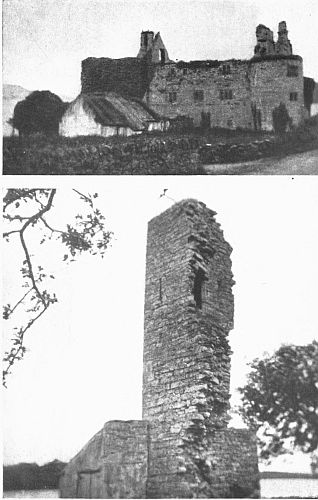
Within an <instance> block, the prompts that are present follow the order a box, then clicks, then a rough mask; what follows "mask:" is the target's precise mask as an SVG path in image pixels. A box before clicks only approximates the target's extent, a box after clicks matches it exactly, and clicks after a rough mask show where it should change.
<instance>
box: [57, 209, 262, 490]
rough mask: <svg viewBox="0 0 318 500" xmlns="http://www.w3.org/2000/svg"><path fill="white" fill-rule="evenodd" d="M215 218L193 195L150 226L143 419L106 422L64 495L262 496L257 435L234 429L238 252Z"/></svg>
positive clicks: (73, 467)
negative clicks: (234, 263)
mask: <svg viewBox="0 0 318 500" xmlns="http://www.w3.org/2000/svg"><path fill="white" fill-rule="evenodd" d="M214 217H215V212H213V211H212V210H209V209H208V208H207V207H206V206H205V205H204V204H203V203H200V202H198V201H196V200H191V199H190V200H184V201H181V202H179V203H176V204H175V205H173V206H172V207H171V208H170V209H168V210H166V211H165V212H164V213H162V214H161V215H159V216H158V217H155V218H154V219H152V220H151V221H150V222H149V226H148V242H147V263H146V291H145V318H144V322H145V325H144V376H143V420H142V421H140V422H138V421H132V422H117V421H115V422H108V423H106V424H105V426H104V428H103V429H102V430H101V431H100V432H99V433H98V434H97V435H96V436H95V437H94V438H93V439H92V440H91V441H90V442H89V443H88V445H86V447H84V448H83V450H82V451H81V452H80V453H79V454H78V455H77V456H76V457H75V458H74V459H72V460H71V462H70V463H69V464H68V466H67V467H66V469H65V472H64V475H63V477H62V479H61V496H62V497H64V498H65V497H69V498H73V497H83V498H87V497H94V498H219V497H224V498H236V497H251V498H256V497H258V495H259V478H258V464H257V450H256V438H255V436H254V435H253V434H252V433H251V432H250V431H249V430H247V429H230V428H228V422H229V414H228V410H229V398H230V393H229V384H230V356H231V350H230V346H229V343H228V333H229V331H230V330H231V329H232V328H233V309H234V301H233V294H232V285H233V283H234V281H233V276H232V272H231V260H230V254H231V251H232V249H231V247H230V245H229V244H228V243H227V242H226V241H225V240H224V237H223V232H222V230H221V229H220V226H219V224H218V223H217V222H216V221H215V218H214Z"/></svg>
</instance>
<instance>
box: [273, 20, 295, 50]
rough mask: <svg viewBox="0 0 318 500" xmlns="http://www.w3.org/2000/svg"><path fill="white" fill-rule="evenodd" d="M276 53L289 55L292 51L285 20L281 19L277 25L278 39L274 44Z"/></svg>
mask: <svg viewBox="0 0 318 500" xmlns="http://www.w3.org/2000/svg"><path fill="white" fill-rule="evenodd" d="M275 49H276V50H275V51H276V54H282V55H285V56H290V55H291V54H292V53H293V48H292V44H291V43H290V41H289V40H288V31H287V26H286V22H285V21H281V22H280V23H279V25H278V39H277V42H276V44H275Z"/></svg>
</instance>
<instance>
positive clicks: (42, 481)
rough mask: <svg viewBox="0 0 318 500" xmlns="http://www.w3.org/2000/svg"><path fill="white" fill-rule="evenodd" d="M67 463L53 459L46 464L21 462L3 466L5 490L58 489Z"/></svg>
mask: <svg viewBox="0 0 318 500" xmlns="http://www.w3.org/2000/svg"><path fill="white" fill-rule="evenodd" d="M65 465H66V463H65V462H61V461H60V460H53V462H49V463H47V464H44V465H41V466H40V465H38V464H36V463H32V464H28V463H21V464H17V465H5V466H4V467H3V490H4V491H8V490H44V489H57V488H58V484H59V478H60V475H61V472H62V471H63V469H64V467H65Z"/></svg>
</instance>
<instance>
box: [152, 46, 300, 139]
mask: <svg viewBox="0 0 318 500" xmlns="http://www.w3.org/2000/svg"><path fill="white" fill-rule="evenodd" d="M289 67H297V76H288V73H289ZM225 68H229V69H228V70H227V71H228V73H226V70H225ZM303 87H304V81H303V67H302V59H301V57H299V56H293V55H291V56H281V55H273V56H271V57H265V56H264V57H263V58H258V57H255V58H253V59H251V60H248V61H241V60H229V61H211V62H209V61H199V62H198V63H197V64H196V62H192V63H191V62H190V63H176V64H169V65H165V66H157V67H156V71H155V74H154V77H153V79H152V80H151V83H150V86H149V90H148V92H147V93H146V95H145V98H144V99H145V101H146V103H147V104H148V106H149V107H151V108H152V109H154V110H155V111H156V112H157V113H161V114H163V115H165V116H168V117H169V118H175V117H177V116H180V115H181V116H190V117H191V118H193V121H194V125H195V126H200V125H201V124H202V112H203V113H209V115H210V118H209V121H210V126H211V127H222V128H232V129H235V128H245V129H254V130H269V131H270V130H272V129H273V119H272V112H273V110H274V108H276V107H277V106H278V105H279V104H280V103H284V104H285V105H286V108H287V110H288V113H289V116H290V117H291V118H292V122H293V124H294V125H298V124H299V123H300V122H301V120H303V119H304V118H305V109H304V89H303ZM198 90H199V91H200V90H201V91H203V93H204V100H203V101H195V99H194V93H195V91H198ZM228 90H231V92H232V95H233V98H232V99H221V92H224V91H228ZM173 92H175V93H176V100H175V102H170V99H171V95H172V93H173ZM291 92H296V93H297V101H291V100H290V93H291ZM256 113H258V114H257V115H256Z"/></svg>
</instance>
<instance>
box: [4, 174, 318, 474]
mask: <svg viewBox="0 0 318 500" xmlns="http://www.w3.org/2000/svg"><path fill="white" fill-rule="evenodd" d="M305 177H306V176H305ZM305 177H301V176H300V177H295V178H292V177H287V176H286V177H264V176H262V177H257V176H255V177H239V178H237V177H235V176H228V177H226V176H225V177H222V176H218V177H213V179H212V178H211V179H210V181H211V182H208V183H207V182H204V183H203V182H202V178H201V177H191V178H189V177H183V178H180V177H166V178H164V177H160V178H159V177H151V176H149V177H130V178H129V182H128V181H127V178H125V177H108V178H107V180H105V183H104V185H103V187H100V188H99V189H96V187H97V186H98V185H100V179H98V180H97V181H96V180H95V181H94V180H92V179H91V178H90V179H88V178H86V179H84V178H81V179H79V178H77V179H76V183H75V180H74V179H72V178H66V177H65V178H64V184H65V185H67V186H70V187H76V188H78V189H80V190H82V191H88V192H91V193H93V192H96V191H98V192H99V195H100V196H99V198H98V200H97V206H98V207H99V208H100V209H101V210H102V211H103V213H104V214H105V216H106V218H107V227H109V229H112V230H113V231H114V232H115V240H114V242H113V245H112V248H110V249H109V250H108V251H107V253H106V256H105V258H104V260H101V259H99V258H97V257H83V258H80V259H78V260H77V262H74V263H73V264H71V265H69V266H66V265H64V264H63V263H62V262H61V261H60V260H59V258H58V256H59V253H58V252H57V251H56V249H55V248H54V245H52V246H51V247H50V245H47V246H46V247H45V248H44V245H43V247H41V248H43V252H44V253H43V259H44V262H45V263H46V265H47V266H49V268H48V269H49V271H50V272H53V273H54V275H55V278H56V279H55V280H54V282H52V289H53V290H55V291H56V292H57V295H58V297H59V302H58V303H57V304H56V305H54V306H53V307H52V308H51V310H49V311H48V312H47V313H46V314H45V315H44V316H43V317H42V318H41V320H39V321H38V323H37V325H36V326H34V328H33V331H32V332H30V333H29V334H28V337H27V347H28V352H27V354H26V357H25V359H24V360H23V361H22V362H20V363H18V364H17V365H16V366H15V368H14V373H13V374H12V376H11V377H10V378H9V380H8V389H7V390H6V391H4V392H5V394H4V409H5V412H4V413H5V418H4V444H5V446H4V461H5V463H14V462H20V461H26V462H38V463H44V462H47V461H49V460H53V459H55V458H58V459H61V460H69V459H70V458H71V457H72V456H74V454H75V453H77V452H78V451H79V450H80V449H81V448H82V446H83V445H84V444H85V443H86V442H87V441H88V440H89V439H90V438H91V437H92V436H93V435H94V434H95V433H96V432H97V431H98V430H99V429H100V428H101V427H102V426H103V424H104V423H105V422H106V421H108V420H112V419H124V420H125V419H140V418H141V391H142V345H143V303H144V274H145V251H146V230H147V221H148V220H149V219H151V218H152V217H153V216H154V215H157V214H159V213H160V212H162V211H163V210H165V209H166V208H168V207H169V206H171V204H172V202H171V201H170V200H168V199H162V198H161V199H160V198H159V195H160V193H161V192H162V190H163V188H168V192H167V194H168V195H170V196H171V197H172V198H174V199H175V200H177V201H178V200H181V199H183V198H188V197H192V198H197V199H199V200H200V201H203V202H205V203H206V204H207V206H208V207H209V208H211V209H213V210H215V211H216V212H217V216H216V219H217V221H218V222H219V223H220V224H221V226H222V229H223V230H224V236H225V238H226V240H227V241H228V242H229V243H230V244H231V246H232V247H233V253H232V262H233V273H234V279H235V281H236V285H235V286H234V289H233V291H234V296H235V319H234V325H235V326H234V330H233V331H232V332H231V334H230V342H231V347H232V350H233V352H234V354H233V358H232V372H231V381H232V393H235V388H236V387H238V386H240V385H242V384H243V383H244V380H245V375H246V373H247V370H248V367H247V363H248V362H249V361H251V360H252V359H253V358H254V357H255V356H260V355H262V353H263V352H264V351H268V352H273V350H275V349H276V348H278V347H279V346H280V345H281V343H288V342H290V343H296V344H306V343H308V342H311V341H312V340H313V339H314V338H316V339H317V331H318V329H317V327H318V317H317V291H318V290H317V288H318V263H317V255H318V227H317V226H318V222H317V209H318V189H317V188H318V178H317V177H312V178H310V179H309V178H307V177H306V178H305ZM309 180H310V182H309ZM21 182H22V183H23V187H25V184H26V182H25V181H24V182H23V181H21ZM41 182H42V184H41V185H42V187H43V186H46V187H47V186H48V185H53V186H54V182H55V181H54V178H53V179H48V178H47V179H45V180H44V181H41ZM39 186H40V181H39V183H38V185H37V186H36V187H39ZM29 187H30V186H29ZM31 187H34V186H31ZM78 210H79V205H78V203H77V202H76V198H75V197H74V195H73V194H71V191H70V190H69V189H66V188H65V189H63V190H61V191H59V193H58V195H57V197H56V200H55V203H54V211H52V212H51V214H50V216H49V217H50V218H49V219H48V220H50V221H51V223H52V225H53V224H54V226H55V227H63V224H65V222H66V221H68V222H69V221H70V219H71V217H72V216H73V215H74V214H76V213H77V211H78ZM29 238H30V237H29ZM29 241H30V243H31V244H32V241H33V240H32V239H31V240H29ZM34 248H35V253H36V255H38V252H37V251H36V246H35V247H34ZM50 248H51V250H50ZM5 249H6V253H5V255H6V257H5V261H4V271H5V280H4V291H5V303H7V302H10V301H11V303H12V302H13V300H14V297H17V294H18V292H19V290H18V289H17V286H16V282H15V279H16V271H17V269H19V267H18V263H17V257H19V256H20V254H19V253H18V252H17V246H16V245H11V244H10V245H9V246H6V247H5ZM12 295H13V297H12ZM235 401H236V402H237V398H234V402H235ZM304 465H305V462H304V461H303V460H302V462H301V464H300V466H299V467H300V468H303V467H304ZM289 470H290V467H289Z"/></svg>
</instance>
